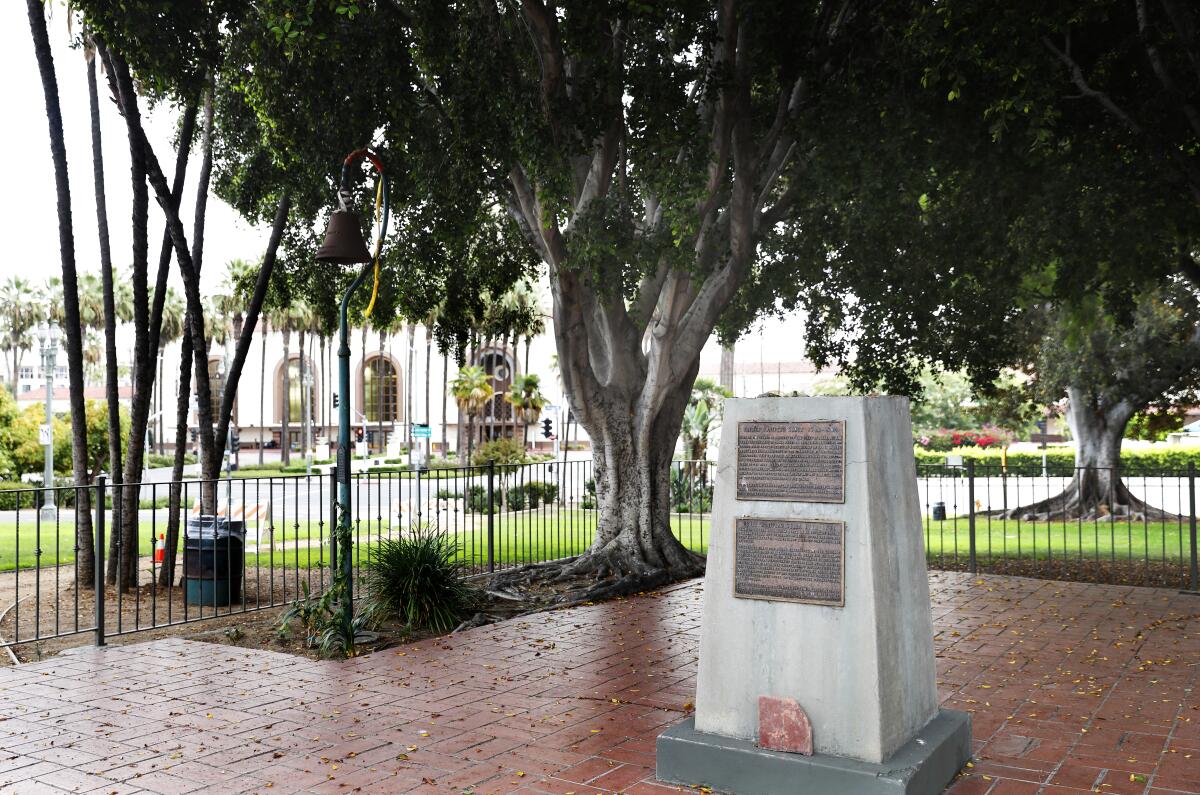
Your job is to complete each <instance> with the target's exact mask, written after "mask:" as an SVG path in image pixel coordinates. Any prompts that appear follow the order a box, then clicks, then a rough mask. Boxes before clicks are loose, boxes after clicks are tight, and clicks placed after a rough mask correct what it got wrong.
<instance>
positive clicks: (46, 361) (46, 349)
mask: <svg viewBox="0 0 1200 795" xmlns="http://www.w3.org/2000/svg"><path fill="white" fill-rule="evenodd" d="M55 329H56V327H55V326H52V325H48V326H47V328H46V334H45V338H44V339H43V340H42V341H41V343H42V375H43V377H44V378H45V379H46V437H45V438H46V442H45V446H46V449H45V458H44V466H43V474H42V488H43V491H42V508H41V513H42V521H43V522H53V521H54V520H55V519H56V518H57V516H58V508H57V506H56V505H55V501H54V492H53V491H50V489H52V488H53V487H54V360H55V350H54V348H55V346H56V345H57V344H58V339H57V334H55V333H54V330H55Z"/></svg>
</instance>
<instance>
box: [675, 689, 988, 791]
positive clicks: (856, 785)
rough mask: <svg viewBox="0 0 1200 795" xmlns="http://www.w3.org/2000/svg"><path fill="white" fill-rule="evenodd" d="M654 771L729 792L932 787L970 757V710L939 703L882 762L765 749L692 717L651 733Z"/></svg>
mask: <svg viewBox="0 0 1200 795" xmlns="http://www.w3.org/2000/svg"><path fill="white" fill-rule="evenodd" d="M657 751H658V779H659V780H660V781H665V782H670V783H672V784H686V785H700V786H705V787H711V788H712V789H714V790H716V791H718V792H727V793H734V795H809V794H810V793H811V794H812V795H936V793H940V792H942V791H943V790H944V789H945V788H946V785H947V784H949V783H950V781H951V779H953V778H954V776H955V774H956V773H958V771H959V770H960V769H962V766H963V765H964V764H966V762H967V760H969V759H970V758H971V716H970V715H968V714H967V713H965V712H957V711H954V710H945V709H943V710H939V711H938V713H937V715H935V716H934V718H933V720H931V721H930V722H929V723H928V724H927V725H926V726H925V728H923V729H921V730H920V731H918V732H917V734H916V735H915V736H914V737H913V738H912V739H911V740H909V741H908V742H907V743H906V744H905V745H903V746H901V747H900V749H899V750H897V751H896V753H895V754H893V755H892V756H891V758H889V759H888V760H887V761H886V762H884V763H882V764H878V763H873V762H863V761H859V760H857V759H849V758H846V757H838V756H831V755H829V754H821V753H818V754H815V755H813V756H803V755H801V754H789V753H783V752H780V751H767V750H764V749H762V748H759V747H758V746H757V745H755V743H754V742H752V741H750V740H740V739H736V738H732V737H723V736H721V735H717V734H704V733H702V732H698V731H696V724H695V721H694V720H693V719H692V718H689V719H687V720H686V721H684V722H683V723H680V724H677V725H675V726H672V727H671V728H670V729H668V730H667V731H665V732H663V733H662V734H661V735H659V737H658V749H657Z"/></svg>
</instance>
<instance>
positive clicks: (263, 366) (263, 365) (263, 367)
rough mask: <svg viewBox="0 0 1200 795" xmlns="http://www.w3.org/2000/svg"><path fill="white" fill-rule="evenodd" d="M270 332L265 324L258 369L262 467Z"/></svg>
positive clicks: (259, 458) (259, 433)
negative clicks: (268, 338)
mask: <svg viewBox="0 0 1200 795" xmlns="http://www.w3.org/2000/svg"><path fill="white" fill-rule="evenodd" d="M270 332H271V330H270V329H269V328H267V326H266V324H265V323H264V324H263V335H262V361H260V362H259V369H258V463H259V465H260V466H261V465H262V462H263V449H264V448H265V447H266V440H265V439H263V438H262V435H263V432H264V431H266V430H267V335H268V334H269V333H270Z"/></svg>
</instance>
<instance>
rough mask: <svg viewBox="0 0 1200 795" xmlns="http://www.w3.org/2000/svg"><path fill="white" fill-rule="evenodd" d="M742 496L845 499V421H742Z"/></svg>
mask: <svg viewBox="0 0 1200 795" xmlns="http://www.w3.org/2000/svg"><path fill="white" fill-rule="evenodd" d="M737 498H738V499H739V500H784V501H788V502H845V501H846V423H845V422H844V421H842V420H817V421H814V422H739V423H738V445H737Z"/></svg>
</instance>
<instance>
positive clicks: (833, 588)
mask: <svg viewBox="0 0 1200 795" xmlns="http://www.w3.org/2000/svg"><path fill="white" fill-rule="evenodd" d="M845 540H846V523H845V522H830V521H824V520H820V519H800V520H796V519H759V518H754V517H749V516H746V517H741V518H739V519H738V520H737V524H736V526H735V527H734V534H733V550H734V555H733V565H734V570H733V595H734V596H740V597H742V598H747V599H772V600H778V601H783V602H806V603H809V604H817V605H830V606H833V607H841V606H843V605H844V604H845V583H844V578H843V573H844V569H845V566H846V553H845V549H846V547H845Z"/></svg>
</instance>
